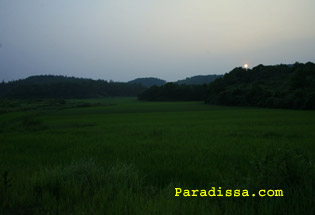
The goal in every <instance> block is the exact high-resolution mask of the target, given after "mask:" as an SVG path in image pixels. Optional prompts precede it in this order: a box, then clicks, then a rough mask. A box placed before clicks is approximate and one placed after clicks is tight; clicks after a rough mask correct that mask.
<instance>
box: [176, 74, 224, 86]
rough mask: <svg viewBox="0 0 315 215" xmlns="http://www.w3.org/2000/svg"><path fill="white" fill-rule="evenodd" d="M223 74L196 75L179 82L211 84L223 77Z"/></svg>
mask: <svg viewBox="0 0 315 215" xmlns="http://www.w3.org/2000/svg"><path fill="white" fill-rule="evenodd" d="M222 76H223V75H196V76H193V77H190V78H186V79H184V80H179V81H177V82H176V83H177V84H187V85H188V84H209V83H211V82H213V81H214V80H215V79H217V78H220V77H222Z"/></svg>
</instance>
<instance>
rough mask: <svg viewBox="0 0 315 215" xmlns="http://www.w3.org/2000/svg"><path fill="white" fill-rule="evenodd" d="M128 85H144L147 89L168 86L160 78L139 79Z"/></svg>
mask: <svg viewBox="0 0 315 215" xmlns="http://www.w3.org/2000/svg"><path fill="white" fill-rule="evenodd" d="M128 83H131V84H142V85H143V86H145V87H152V86H162V85H164V84H166V81H165V80H162V79H159V78H137V79H135V80H132V81H129V82H128Z"/></svg>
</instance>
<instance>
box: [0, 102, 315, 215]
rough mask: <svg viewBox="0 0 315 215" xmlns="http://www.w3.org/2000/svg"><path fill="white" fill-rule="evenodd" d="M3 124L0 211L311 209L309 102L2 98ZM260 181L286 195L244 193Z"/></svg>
mask: <svg viewBox="0 0 315 215" xmlns="http://www.w3.org/2000/svg"><path fill="white" fill-rule="evenodd" d="M0 126H1V127H0V173H1V181H0V182H1V183H0V214H197V213H198V214H312V213H314V205H315V200H314V185H315V183H314V181H315V164H314V157H315V142H314V141H315V132H314V131H315V111H296V110H283V109H263V108H251V107H223V106H222V107H221V106H210V105H205V104H203V103H202V102H140V101H137V100H136V99H134V98H121V99H95V100H66V101H64V100H62V101H58V100H36V101H35V100H34V101H22V100H21V101H20V100H16V101H9V100H3V101H1V114H0ZM176 187H180V188H183V189H198V190H201V189H207V190H209V189H210V188H212V187H216V188H217V189H218V188H219V187H222V190H226V189H241V190H243V189H247V190H249V192H250V197H199V196H198V197H183V196H179V197H175V188H176ZM260 189H266V190H268V189H282V190H283V193H284V196H283V197H259V196H257V197H252V196H251V193H257V192H258V190H260Z"/></svg>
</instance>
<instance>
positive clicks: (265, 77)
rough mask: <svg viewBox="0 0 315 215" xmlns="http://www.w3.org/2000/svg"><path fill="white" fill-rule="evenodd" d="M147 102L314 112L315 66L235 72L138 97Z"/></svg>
mask: <svg viewBox="0 0 315 215" xmlns="http://www.w3.org/2000/svg"><path fill="white" fill-rule="evenodd" d="M138 98H139V99H140V100H148V101H178V100H181V101H183V100H185V101H193V100H199V101H205V102H206V103H208V104H218V105H235V106H259V107H273V108H290V109H315V64H314V63H306V64H300V63H296V64H292V65H276V66H263V65H258V66H256V67H254V68H253V69H248V70H246V69H243V68H241V67H239V68H235V69H233V70H232V71H231V72H229V73H226V74H225V75H224V76H223V77H219V78H217V79H216V80H215V81H213V82H212V83H210V84H208V85H206V84H204V85H186V84H184V85H179V84H174V83H169V84H166V85H164V86H160V87H156V86H155V87H151V88H149V89H147V90H145V91H144V92H143V93H142V94H140V95H139V96H138Z"/></svg>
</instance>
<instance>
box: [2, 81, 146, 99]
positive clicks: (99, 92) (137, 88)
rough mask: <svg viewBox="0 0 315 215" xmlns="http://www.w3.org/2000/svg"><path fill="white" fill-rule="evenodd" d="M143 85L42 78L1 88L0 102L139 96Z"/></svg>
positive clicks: (13, 83)
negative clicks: (3, 99) (11, 99)
mask: <svg viewBox="0 0 315 215" xmlns="http://www.w3.org/2000/svg"><path fill="white" fill-rule="evenodd" d="M144 90H145V87H144V86H142V85H140V84H132V83H120V82H107V81H104V80H92V79H84V78H75V77H65V76H54V75H40V76H31V77H29V78H26V79H21V80H17V81H11V82H8V83H1V84H0V98H20V99H36V98H47V99H48V98H100V97H114V96H137V95H138V94H139V93H141V92H142V91H144Z"/></svg>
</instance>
